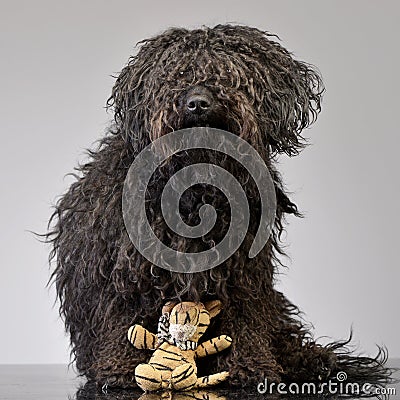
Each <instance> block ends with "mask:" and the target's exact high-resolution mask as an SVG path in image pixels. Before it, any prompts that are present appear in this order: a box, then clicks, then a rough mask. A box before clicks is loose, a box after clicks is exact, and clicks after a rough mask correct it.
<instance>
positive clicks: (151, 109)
mask: <svg viewBox="0 0 400 400" xmlns="http://www.w3.org/2000/svg"><path fill="white" fill-rule="evenodd" d="M199 87H200V88H205V89H207V90H208V91H209V92H210V93H212V95H213V98H214V100H215V104H216V106H215V109H214V111H213V113H211V114H209V115H208V116H207V117H206V118H204V119H201V118H198V119H194V118H192V117H191V116H190V115H188V114H187V113H186V112H185V111H184V109H183V107H182V102H183V99H184V98H185V95H186V94H187V93H188V90H191V89H192V88H199ZM322 93H323V85H322V81H321V78H320V76H319V74H318V73H317V72H316V70H315V69H314V68H313V67H312V66H310V65H308V64H306V63H304V62H300V61H296V60H295V59H293V57H292V55H291V54H290V53H289V52H288V51H287V50H285V49H284V48H283V47H282V46H281V45H280V44H279V43H278V42H277V38H276V37H275V36H273V35H270V34H268V33H266V32H262V31H260V30H258V29H255V28H250V27H246V26H232V25H218V26H216V27H214V28H206V27H205V28H202V29H197V30H187V29H179V28H173V29H169V30H167V31H166V32H164V33H162V34H160V35H158V36H156V37H154V38H151V39H148V40H145V41H143V42H141V47H140V50H139V51H138V53H137V55H135V56H133V57H132V58H131V59H130V61H129V63H128V65H127V66H126V67H125V68H124V69H123V70H122V72H121V74H120V75H119V76H118V78H117V80H116V84H115V86H114V88H113V91H112V95H111V98H110V99H109V101H108V106H109V108H110V109H112V110H113V111H114V115H115V123H114V124H113V126H112V127H111V128H110V131H109V133H108V134H107V135H106V136H105V137H104V138H103V139H102V140H101V141H100V144H99V147H98V148H97V149H96V150H95V151H91V152H90V156H91V160H90V162H88V163H87V164H85V165H82V166H80V167H79V168H78V171H79V175H78V176H77V179H76V181H75V182H74V183H73V184H72V185H71V187H70V188H69V190H68V191H67V193H65V194H64V195H63V196H62V198H61V199H60V200H59V202H58V203H57V205H56V210H55V212H54V214H53V216H52V218H51V221H50V226H51V230H50V232H49V233H48V234H47V240H48V241H49V242H50V243H51V244H52V246H53V248H52V252H51V255H50V259H51V260H52V259H55V260H56V268H55V270H54V272H53V275H52V278H53V279H54V282H55V284H56V288H57V293H58V296H59V300H60V302H61V305H60V313H61V315H62V316H63V317H64V318H65V324H66V328H67V329H68V331H69V334H70V337H71V344H72V351H73V354H74V355H75V358H76V366H77V368H78V370H79V371H80V372H81V373H82V374H85V375H86V376H87V377H88V378H89V379H90V380H94V381H96V382H98V383H100V384H104V383H107V384H109V385H113V386H119V387H131V386H133V385H134V380H133V376H134V369H135V367H136V365H137V364H138V363H140V362H143V361H144V360H145V359H146V357H147V356H148V355H147V354H146V352H143V351H138V350H135V349H134V348H132V346H130V345H129V343H128V341H127V339H126V332H127V329H128V327H129V326H130V325H132V324H133V323H140V324H142V325H144V326H145V327H147V328H148V329H149V330H151V331H153V332H154V331H155V329H156V325H157V321H158V317H159V315H160V311H161V307H162V305H163V304H164V303H165V302H166V301H167V300H169V299H181V300H191V301H200V300H201V301H204V300H207V299H213V298H218V299H220V300H221V301H222V302H223V303H224V310H223V312H222V314H221V316H220V318H219V319H217V321H215V323H213V325H212V326H211V327H210V329H209V330H208V334H209V335H210V336H213V337H214V336H217V335H219V334H221V333H226V334H230V335H231V336H232V337H233V338H234V342H233V344H232V347H231V349H230V350H229V351H227V352H226V353H225V354H223V355H219V356H218V357H214V359H213V360H212V361H210V360H209V359H207V361H206V363H207V364H206V365H204V364H201V363H200V370H201V369H203V371H204V370H207V373H212V372H216V371H221V370H229V371H230V375H231V377H230V383H231V385H236V386H246V385H247V386H249V385H252V386H253V387H256V384H257V383H258V382H261V381H263V379H264V378H268V379H270V380H274V381H281V380H283V381H287V382H303V381H306V382H313V381H316V382H317V381H319V382H321V381H326V380H328V379H329V378H331V377H334V376H335V375H336V373H337V372H338V371H345V372H346V373H347V375H348V381H349V382H353V381H357V382H370V383H373V384H381V385H384V384H385V383H386V382H387V381H388V379H389V375H390V370H389V369H388V368H386V367H385V365H384V364H385V361H386V358H387V354H386V351H385V350H384V349H379V352H378V355H377V356H376V358H368V357H359V356H356V355H353V353H352V352H351V351H349V350H348V347H347V345H348V342H347V341H344V342H340V341H339V342H334V343H332V344H330V345H328V346H322V345H320V344H317V343H316V342H315V341H314V340H313V338H312V336H311V334H310V331H309V329H308V328H307V327H306V326H305V325H304V324H303V322H302V321H301V319H300V318H298V313H299V311H298V309H297V307H296V306H294V305H293V304H291V303H290V302H289V300H287V299H286V297H285V296H284V295H283V294H282V293H280V292H278V291H277V290H276V289H275V288H274V275H275V274H276V272H277V267H278V266H279V264H280V261H279V257H280V256H281V255H282V254H283V250H282V247H281V244H280V237H281V234H282V232H283V230H284V222H285V215H287V214H293V215H299V212H298V210H297V207H296V205H295V204H294V203H293V202H291V201H290V199H289V197H288V196H287V194H286V193H285V190H284V187H283V184H282V181H281V177H280V175H279V173H278V172H277V170H276V168H275V159H276V156H277V155H278V154H279V153H286V154H288V155H295V154H297V153H298V152H299V150H300V149H301V148H302V147H304V144H305V141H304V140H303V138H302V137H301V132H302V130H303V129H304V128H306V127H308V126H309V125H310V124H311V123H312V122H314V121H315V119H316V118H317V115H318V113H319V111H320V102H321V95H322ZM195 125H211V126H214V127H218V128H222V129H225V130H228V131H230V132H233V133H235V134H237V135H239V136H241V137H242V138H244V139H245V140H247V141H248V142H249V143H250V144H251V145H252V146H254V147H255V148H256V149H257V151H258V152H259V153H260V155H261V156H262V157H263V159H264V160H265V162H266V165H267V166H268V168H269V169H270V172H271V175H272V177H273V180H274V184H275V188H276V195H277V210H276V219H275V226H274V229H273V232H272V234H271V237H270V239H269V241H268V243H267V245H266V246H265V248H264V249H263V250H262V252H261V253H260V254H259V255H258V256H257V257H256V258H254V259H249V258H248V257H247V254H248V250H249V246H250V244H251V243H252V238H253V237H254V234H255V232H256V230H257V223H258V218H259V213H260V203H259V197H258V191H257V189H256V187H255V184H254V182H253V181H252V179H250V178H249V176H248V175H247V172H246V171H245V170H244V168H242V167H241V166H239V165H236V163H235V162H234V161H233V160H232V159H230V158H229V157H227V156H223V155H220V154H216V153H213V152H206V151H201V152H199V151H198V152H193V151H187V152H184V153H183V154H180V155H177V156H174V157H171V159H170V160H168V162H166V163H165V164H164V165H163V166H162V167H161V168H160V169H159V170H158V172H157V173H156V174H155V175H154V176H153V179H152V181H151V182H150V185H149V188H148V196H147V199H148V203H149V206H148V218H149V221H150V223H151V226H152V228H153V230H154V232H155V233H156V234H157V235H158V236H159V238H160V239H162V240H163V241H164V243H166V244H168V246H169V247H171V248H175V249H179V250H181V251H190V252H196V251H201V250H204V249H208V248H210V247H212V246H213V245H214V244H215V243H216V242H218V241H219V240H221V239H222V237H223V236H224V234H225V233H226V230H227V227H228V226H229V222H230V221H229V215H230V214H229V205H227V201H226V198H225V197H224V195H223V194H222V193H221V192H220V191H219V190H218V189H216V188H213V187H209V186H206V187H205V186H204V185H196V186H195V187H193V188H192V190H189V191H187V193H185V195H184V196H183V198H182V199H181V204H180V211H181V214H182V217H183V218H184V220H185V221H186V222H187V223H188V224H192V225H194V224H197V223H198V214H197V212H196V211H197V210H198V208H199V205H201V204H203V203H204V202H208V203H210V204H212V205H214V206H215V208H216V209H217V210H218V217H219V219H218V229H214V230H212V231H211V232H210V233H209V234H208V235H206V236H205V237H204V238H203V239H202V240H193V239H185V238H182V237H178V236H176V235H174V234H172V232H171V231H170V230H169V229H168V227H167V226H166V224H165V222H164V220H163V218H162V215H161V211H160V206H159V200H158V199H159V198H160V195H161V193H162V190H163V187H164V185H165V183H166V181H167V180H168V178H169V177H170V176H171V175H172V174H173V173H174V171H177V170H178V169H179V168H181V167H182V166H184V165H187V164H190V163H193V162H194V161H195V160H196V159H197V160H202V161H203V162H207V161H209V162H215V163H217V164H219V165H222V166H223V167H224V168H225V169H227V170H230V171H231V172H232V173H234V174H235V176H236V177H237V179H238V180H239V181H240V183H241V184H242V185H243V187H244V189H245V191H246V194H247V195H248V199H249V203H250V210H251V221H250V227H249V231H248V234H247V236H246V239H245V240H244V243H243V244H242V246H241V247H240V248H239V250H238V251H236V252H235V253H234V254H233V255H232V256H231V257H230V258H229V259H228V260H227V261H226V262H224V263H223V265H220V266H218V267H216V268H214V269H211V270H208V271H205V272H200V273H197V274H179V273H171V272H169V271H166V270H164V269H160V268H158V267H155V266H153V265H151V264H150V262H148V261H147V260H146V259H144V258H143V257H142V256H141V255H140V254H139V253H138V252H137V251H136V249H135V248H134V246H133V245H132V243H131V241H130V240H129V238H128V235H127V233H126V230H125V227H124V223H123V219H122V212H121V194H122V187H123V183H124V179H125V177H126V173H127V170H128V168H129V166H130V165H131V163H132V162H133V160H134V159H135V156H136V155H137V154H138V153H139V152H140V151H141V150H142V149H143V148H144V147H145V146H146V145H147V144H149V143H150V141H151V140H154V139H156V138H158V137H160V136H162V135H164V134H165V133H168V132H171V131H172V130H176V129H180V128H183V127H189V126H195ZM205 339H206V338H205Z"/></svg>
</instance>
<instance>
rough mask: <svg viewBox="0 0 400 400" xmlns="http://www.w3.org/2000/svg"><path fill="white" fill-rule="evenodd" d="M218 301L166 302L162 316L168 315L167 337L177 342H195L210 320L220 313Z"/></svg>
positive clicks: (220, 306)
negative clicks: (203, 302)
mask: <svg viewBox="0 0 400 400" xmlns="http://www.w3.org/2000/svg"><path fill="white" fill-rule="evenodd" d="M221 308H222V305H221V302H220V301H219V300H213V301H209V302H207V303H205V304H202V303H193V302H183V303H174V302H168V303H167V304H166V305H165V306H164V307H163V310H162V313H163V315H165V314H168V318H169V335H170V336H171V338H172V339H175V340H176V341H178V342H183V341H186V340H190V341H192V342H197V341H198V340H199V339H200V337H201V336H202V335H203V334H204V332H205V331H206V330H207V328H208V326H209V324H210V320H211V318H213V317H215V316H216V315H217V314H219V312H220V311H221Z"/></svg>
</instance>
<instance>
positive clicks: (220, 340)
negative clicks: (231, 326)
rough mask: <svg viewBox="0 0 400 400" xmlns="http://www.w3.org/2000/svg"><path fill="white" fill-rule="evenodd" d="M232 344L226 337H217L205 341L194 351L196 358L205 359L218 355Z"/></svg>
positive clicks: (230, 339)
mask: <svg viewBox="0 0 400 400" xmlns="http://www.w3.org/2000/svg"><path fill="white" fill-rule="evenodd" d="M231 343H232V338H230V337H229V336H226V335H221V336H218V337H217V338H214V339H210V340H207V341H206V342H204V343H202V344H200V345H199V346H198V347H197V349H196V350H195V354H196V356H197V357H199V358H200V357H205V356H208V355H211V354H215V353H219V352H220V351H222V350H225V349H226V348H228V347H229V346H230V345H231Z"/></svg>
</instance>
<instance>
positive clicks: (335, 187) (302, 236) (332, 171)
mask: <svg viewBox="0 0 400 400" xmlns="http://www.w3.org/2000/svg"><path fill="white" fill-rule="evenodd" d="M2 5H3V7H2V13H1V17H0V18H1V21H0V29H1V35H0V40H1V55H2V62H1V63H0V68H1V73H0V77H1V98H0V102H1V110H2V128H1V157H0V163H1V169H0V171H1V188H2V195H1V197H0V202H1V207H0V213H1V214H0V218H1V219H0V220H1V228H2V229H1V241H0V248H1V280H0V315H1V317H2V318H1V329H0V363H64V362H67V361H68V341H67V338H66V337H65V336H64V332H63V325H62V322H61V320H60V319H59V318H58V316H57V311H56V308H52V304H53V301H54V297H55V295H54V290H53V289H49V290H48V289H46V288H45V285H46V281H47V279H48V277H49V270H48V266H47V261H46V258H47V253H48V248H47V247H46V246H45V245H43V244H40V243H39V242H38V241H37V240H35V238H34V237H33V235H32V234H31V233H30V232H29V230H33V231H41V232H43V231H45V227H46V222H47V219H48V217H49V215H50V213H51V205H52V204H53V203H54V202H55V200H56V196H57V195H59V194H61V193H62V192H63V191H64V190H65V189H66V187H67V186H68V185H69V183H70V182H71V179H70V178H64V177H63V176H64V175H65V174H66V173H68V172H71V171H72V169H73V167H74V166H75V165H76V164H77V162H78V161H82V160H83V159H84V148H87V147H90V146H91V144H92V143H93V142H94V141H95V140H97V139H98V138H99V137H100V136H101V135H102V133H103V132H104V131H105V128H106V126H107V122H108V120H109V119H110V118H111V116H110V115H106V113H105V111H104V104H105V101H106V99H107V97H108V96H109V94H110V91H111V87H112V85H113V79H112V78H111V77H110V75H111V74H115V73H117V72H118V71H120V70H121V68H122V67H123V65H124V64H125V63H126V61H127V59H128V56H129V55H130V54H131V53H132V52H133V45H134V43H135V42H137V41H138V40H140V39H143V38H145V37H148V36H150V35H153V34H155V33H158V32H160V31H162V30H163V29H165V28H167V27H169V26H172V25H175V26H176V25H180V26H187V27H198V26H200V25H202V24H209V25H214V24H216V23H220V22H227V21H228V22H240V23H246V24H249V25H254V26H257V27H259V28H261V29H265V30H268V31H271V32H274V33H277V34H279V36H280V37H281V39H282V43H283V45H284V46H286V47H287V48H289V49H290V50H292V51H294V53H295V56H296V57H298V58H299V59H303V60H305V61H308V62H311V63H313V64H315V65H317V66H318V67H319V69H320V70H321V72H322V75H323V77H324V80H325V84H326V87H327V92H326V95H325V98H324V103H323V112H322V114H321V116H320V119H319V121H318V123H317V124H316V125H315V126H314V127H313V128H312V129H311V130H310V131H308V132H307V135H308V136H310V138H311V142H312V143H313V145H312V146H310V147H308V148H307V149H306V150H305V151H304V152H303V153H302V154H301V155H300V156H299V157H296V158H293V159H288V158H287V157H282V158H281V170H282V171H283V173H284V176H285V179H286V183H287V187H288V189H289V190H290V191H292V192H293V198H294V200H295V201H296V202H297V204H298V205H299V207H300V209H301V210H302V211H303V212H304V213H305V214H306V218H305V219H296V218H290V219H289V222H290V226H289V228H288V235H287V238H286V240H287V244H288V253H289V255H290V257H291V260H292V261H289V260H288V265H289V269H287V270H283V271H282V272H283V273H284V274H283V275H282V276H281V277H280V280H281V283H280V285H281V287H282V289H283V290H284V291H285V293H286V294H287V295H288V297H289V298H290V299H291V300H292V301H294V302H295V303H296V304H299V305H300V307H301V308H302V309H303V310H304V311H305V313H306V319H307V320H309V321H312V322H313V323H314V326H315V334H316V336H323V335H328V336H331V337H335V338H344V337H346V336H347V334H348V333H349V329H350V326H351V325H352V324H353V328H354V332H355V338H356V341H355V342H356V343H359V344H360V346H361V348H363V349H364V350H365V351H366V352H368V353H370V354H372V353H374V351H375V348H374V343H379V344H382V343H385V344H386V345H387V346H388V348H389V350H390V354H391V356H392V357H399V356H400V343H399V341H398V340H396V339H397V337H398V331H399V312H398V307H399V294H398V285H399V281H400V273H399V267H398V266H399V262H398V258H397V250H398V239H399V235H398V230H397V229H398V228H397V227H398V225H399V222H400V221H399V213H398V211H397V208H398V203H399V177H398V170H399V167H398V161H397V151H398V150H397V149H398V146H399V144H400V140H399V129H398V127H397V123H396V118H397V116H398V114H399V99H398V96H399V95H398V94H399V92H400V87H399V81H400V79H399V76H398V74H399V60H400V57H399V52H398V38H399V37H400V28H399V25H398V19H399V16H400V15H399V14H400V12H399V11H400V7H399V5H398V3H397V2H396V1H379V2H377V1H363V0H337V1H335V2H321V1H318V0H309V1H308V0H301V1H288V0H284V1H282V0H281V1H279V2H277V1H265V0H258V1H250V0H248V1H246V2H243V1H232V0H225V1H219V2H217V1H210V0H202V1H199V2H188V1H169V2H162V3H161V2H160V3H156V2H143V1H137V2H135V1H113V2H110V1H85V2H82V1H75V0H74V1H70V2H54V1H50V0H47V1H46V0H41V1H37V2H28V1H15V2H11V1H8V2H7V1H5V2H3V3H2Z"/></svg>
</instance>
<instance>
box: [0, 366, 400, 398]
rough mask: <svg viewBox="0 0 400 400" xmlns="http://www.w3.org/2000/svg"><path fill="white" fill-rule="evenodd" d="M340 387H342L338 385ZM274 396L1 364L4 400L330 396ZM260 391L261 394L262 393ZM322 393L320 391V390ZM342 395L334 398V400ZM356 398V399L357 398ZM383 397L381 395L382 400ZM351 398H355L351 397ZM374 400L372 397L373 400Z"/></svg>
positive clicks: (0, 385)
mask: <svg viewBox="0 0 400 400" xmlns="http://www.w3.org/2000/svg"><path fill="white" fill-rule="evenodd" d="M389 365H390V366H391V367H395V368H400V359H395V360H390V361H389ZM395 378H397V379H400V373H399V372H397V373H395ZM337 387H338V386H337ZM275 389H276V390H275V391H274V392H273V394H269V392H268V393H263V391H264V388H263V386H262V385H260V386H259V388H258V390H257V388H254V390H253V391H249V390H246V391H244V390H234V391H233V390H227V389H213V390H196V391H190V392H183V393H172V392H163V393H149V394H145V393H143V392H141V391H139V390H133V391H116V390H111V389H107V390H103V391H101V390H99V389H97V388H96V387H95V385H94V384H90V383H86V384H85V382H84V381H83V379H81V378H77V377H76V373H75V372H74V371H73V369H72V368H69V369H68V368H67V366H66V365H0V399H1V400H17V399H18V400H25V399H26V400H28V399H29V400H36V399H37V400H47V399H48V400H58V399H60V400H136V399H139V400H246V399H249V400H250V399H251V400H259V399H267V398H268V399H278V398H279V399H284V398H289V397H290V398H291V399H293V398H296V397H301V398H303V399H307V398H309V399H310V398H312V399H318V398H321V399H322V398H324V399H326V395H325V396H322V395H318V394H316V395H307V393H313V388H312V387H311V388H306V391H303V396H296V395H293V394H292V395H290V392H292V393H294V392H296V391H298V390H299V389H300V391H301V388H299V387H292V388H291V389H292V390H289V389H290V388H289V387H286V388H284V390H283V392H285V391H286V392H287V394H282V390H281V391H280V392H281V393H279V391H278V390H277V388H275ZM386 389H387V390H388V391H389V393H391V392H393V389H395V391H396V393H395V394H390V395H389V396H387V397H386V398H389V399H400V384H399V383H397V384H393V385H390V386H389V387H387V388H386ZM259 391H260V392H261V393H259ZM316 391H317V393H318V388H316ZM339 397H340V396H338V395H334V396H330V397H329V398H330V399H335V398H339ZM354 397H356V396H354ZM382 397H383V396H381V398H382ZM346 398H347V399H351V398H352V397H351V396H350V397H349V396H347V397H346ZM370 398H371V397H370Z"/></svg>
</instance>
